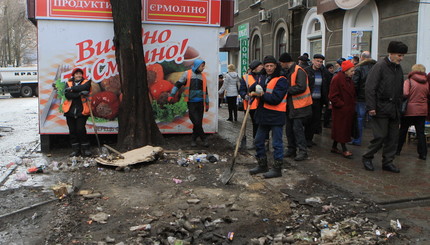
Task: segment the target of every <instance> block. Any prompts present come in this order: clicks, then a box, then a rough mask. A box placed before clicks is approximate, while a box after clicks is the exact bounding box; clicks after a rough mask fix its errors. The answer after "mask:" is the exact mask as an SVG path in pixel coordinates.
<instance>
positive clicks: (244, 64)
mask: <svg viewBox="0 0 430 245" xmlns="http://www.w3.org/2000/svg"><path fill="white" fill-rule="evenodd" d="M238 37H239V40H240V71H241V74H242V75H243V74H245V73H246V70H247V69H248V38H249V23H245V24H242V25H239V26H238Z"/></svg>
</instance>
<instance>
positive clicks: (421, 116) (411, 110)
mask: <svg viewBox="0 0 430 245" xmlns="http://www.w3.org/2000/svg"><path fill="white" fill-rule="evenodd" d="M403 96H404V97H405V98H406V99H407V106H406V111H405V112H404V114H403V116H402V118H401V119H400V132H399V142H398V145H397V155H400V152H401V151H402V147H403V144H404V143H405V140H406V134H407V133H408V129H409V127H410V126H411V125H414V126H415V131H416V136H417V139H418V145H417V152H418V158H419V159H421V160H426V159H427V142H426V136H425V133H424V130H425V121H426V116H427V111H428V103H427V102H428V97H429V83H428V82H427V75H426V68H425V67H424V66H423V65H421V64H416V65H413V66H412V71H411V72H410V73H409V75H408V79H407V80H406V81H405V82H404V83H403Z"/></svg>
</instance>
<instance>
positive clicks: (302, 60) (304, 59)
mask: <svg viewBox="0 0 430 245" xmlns="http://www.w3.org/2000/svg"><path fill="white" fill-rule="evenodd" d="M305 54H306V53H305ZM297 61H298V65H299V66H300V67H301V68H303V69H304V68H306V67H308V66H309V61H310V60H309V56H306V55H301V56H299V58H297Z"/></svg>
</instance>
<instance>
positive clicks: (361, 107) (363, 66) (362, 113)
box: [350, 51, 376, 146]
mask: <svg viewBox="0 0 430 245" xmlns="http://www.w3.org/2000/svg"><path fill="white" fill-rule="evenodd" d="M360 57H361V61H360V63H358V65H357V66H356V67H355V72H354V76H353V77H352V80H353V81H354V86H355V93H356V94H357V103H356V107H355V111H356V112H357V122H356V123H357V137H356V138H354V139H353V140H352V141H351V142H350V144H351V145H357V146H361V142H362V135H363V128H364V122H365V117H366V102H365V85H366V79H367V75H368V74H369V71H370V69H371V68H372V67H373V65H375V64H376V60H374V59H372V57H371V56H370V52H369V51H364V52H363V53H361V56H360Z"/></svg>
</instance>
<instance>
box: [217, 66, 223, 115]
mask: <svg viewBox="0 0 430 245" xmlns="http://www.w3.org/2000/svg"><path fill="white" fill-rule="evenodd" d="M223 84H224V76H223V75H222V74H219V75H218V90H219V89H221V87H222V85H223ZM223 100H224V94H219V95H218V108H221V104H222V101H223Z"/></svg>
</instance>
